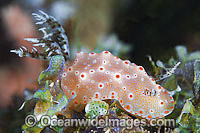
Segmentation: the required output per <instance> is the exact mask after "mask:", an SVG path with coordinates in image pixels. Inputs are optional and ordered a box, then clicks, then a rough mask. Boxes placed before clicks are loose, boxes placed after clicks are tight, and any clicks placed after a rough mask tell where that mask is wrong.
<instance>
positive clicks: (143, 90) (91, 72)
mask: <svg viewBox="0 0 200 133" xmlns="http://www.w3.org/2000/svg"><path fill="white" fill-rule="evenodd" d="M40 13H41V15H39V14H36V13H33V15H34V16H35V18H36V20H37V21H38V22H36V24H46V27H43V28H40V31H42V32H43V33H44V37H42V38H28V39H26V40H27V41H30V42H32V43H34V46H41V47H43V48H44V53H39V52H38V51H37V49H36V48H35V47H33V49H32V52H30V51H28V50H27V49H26V48H25V47H22V48H19V49H18V50H11V52H14V53H16V54H18V55H19V56H20V57H32V58H36V59H44V60H49V61H50V60H52V59H53V61H52V63H50V66H49V68H48V69H47V70H45V71H43V72H42V73H41V76H40V77H39V81H42V80H43V79H45V80H54V78H56V80H54V82H55V83H56V84H57V86H56V85H55V87H54V88H55V89H58V88H59V90H60V94H62V91H61V89H62V90H63V91H64V94H65V95H64V96H66V97H67V98H68V99H71V100H70V102H69V104H68V105H67V108H68V109H71V110H72V109H74V107H75V105H80V104H81V105H84V104H87V103H89V102H90V101H91V100H106V99H116V100H117V101H119V103H120V104H121V106H122V107H123V108H124V109H125V110H126V111H127V112H129V113H131V114H133V115H136V116H140V117H142V118H146V119H152V118H156V119H157V118H162V117H164V116H166V115H168V114H170V113H171V112H172V111H173V109H174V100H173V97H172V96H171V95H170V94H169V93H168V91H167V90H166V89H164V88H163V87H161V86H160V85H158V84H156V82H155V80H154V79H153V78H151V77H150V76H148V74H147V73H146V72H145V70H144V68H143V67H142V66H137V65H136V64H134V63H131V62H130V61H128V60H124V61H123V60H121V59H120V58H118V57H115V56H113V55H112V54H111V53H110V52H108V51H103V52H101V53H93V52H92V53H83V52H79V53H77V55H76V57H75V59H74V61H73V62H70V60H69V58H70V57H69V56H70V51H69V45H68V39H67V36H66V34H65V31H64V29H63V28H62V26H61V25H60V24H59V23H58V22H57V21H56V19H55V18H54V17H52V16H49V15H47V14H46V13H44V12H42V11H40ZM55 38H56V40H55ZM58 55H59V56H58ZM54 59H55V61H54ZM57 59H58V60H57ZM59 59H60V60H63V61H60V60H59ZM50 62H51V61H50ZM62 62H63V64H62ZM64 62H65V66H64ZM63 67H64V70H63ZM61 68H62V69H61ZM61 74H62V77H61ZM57 75H58V76H57ZM60 80H61V82H60ZM57 81H59V82H57ZM39 83H40V82H39ZM60 83H61V88H60ZM57 99H58V100H60V101H62V97H58V96H57ZM65 99H66V98H65ZM65 101H67V100H65ZM67 103H68V102H67ZM62 107H63V106H62Z"/></svg>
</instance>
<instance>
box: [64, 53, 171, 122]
mask: <svg viewBox="0 0 200 133" xmlns="http://www.w3.org/2000/svg"><path fill="white" fill-rule="evenodd" d="M61 86H62V88H63V90H64V93H65V95H66V96H67V97H68V98H72V97H73V96H74V95H76V97H75V98H74V99H72V100H71V101H70V102H69V105H68V108H69V109H72V108H73V107H74V105H76V104H87V103H88V102H89V101H90V100H92V99H93V100H95V99H97V100H104V99H116V100H118V101H119V103H120V104H121V106H122V107H123V108H124V109H125V110H126V111H128V112H130V113H132V114H133V115H138V116H141V117H143V118H147V119H151V118H162V117H164V116H166V115H168V114H170V113H171V112H172V111H173V109H174V100H173V98H172V96H170V94H169V93H168V92H167V90H166V89H164V88H163V87H161V86H160V85H158V84H156V82H155V80H154V79H153V78H151V77H149V76H148V75H147V73H146V72H145V70H144V68H143V67H142V66H137V65H136V64H134V63H131V62H130V61H128V60H124V61H123V60H121V59H120V58H118V57H115V56H113V55H112V54H111V53H110V52H108V51H103V52H101V53H83V52H79V53H77V54H76V57H75V60H74V62H73V63H72V65H71V66H70V67H65V69H64V72H63V75H62V81H61Z"/></svg>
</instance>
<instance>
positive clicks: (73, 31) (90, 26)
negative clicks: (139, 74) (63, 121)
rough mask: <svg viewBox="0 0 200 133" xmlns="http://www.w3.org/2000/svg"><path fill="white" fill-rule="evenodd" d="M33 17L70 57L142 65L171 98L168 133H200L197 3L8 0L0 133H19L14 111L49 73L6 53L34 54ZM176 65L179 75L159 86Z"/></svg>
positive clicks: (0, 68)
mask: <svg viewBox="0 0 200 133" xmlns="http://www.w3.org/2000/svg"><path fill="white" fill-rule="evenodd" d="M38 10H42V11H45V12H46V13H48V14H49V15H52V16H54V17H55V18H56V19H57V20H58V22H59V23H60V24H61V25H62V26H63V28H64V29H65V32H66V35H67V36H68V39H69V45H70V51H71V57H72V58H74V57H75V54H76V53H77V52H78V51H83V52H91V51H93V52H101V51H103V50H108V51H110V52H111V53H112V54H113V55H115V56H118V57H120V58H121V59H123V60H130V61H131V62H134V63H135V64H137V65H141V66H143V67H144V68H145V70H146V71H147V72H148V74H149V75H151V76H152V77H154V78H155V79H157V80H158V83H159V84H161V85H162V86H164V87H165V88H166V89H167V90H169V91H172V92H173V93H174V96H173V97H174V99H175V104H176V105H175V109H174V111H173V113H172V114H170V115H169V116H168V117H169V118H173V119H176V125H177V126H176V127H175V128H174V127H173V128H171V129H170V130H171V131H172V132H181V131H185V132H187V131H195V132H197V131H199V128H200V127H199V126H200V124H199V125H198V126H196V124H197V123H198V122H200V114H199V113H200V104H199V103H200V98H199V94H200V91H199V87H200V79H199V72H200V67H199V65H200V60H199V58H200V52H199V51H200V1H199V0H190V1H188V0H176V1H173V0H168V1H164V0H151V1H147V0H101V1H99V0H59V1H53V0H34V1H32V0H7V1H0V40H1V41H0V46H1V48H0V132H5V131H7V132H20V131H21V130H22V129H21V126H22V125H23V124H24V117H25V114H26V111H25V110H22V111H17V110H18V109H19V108H20V106H21V105H22V103H23V102H24V100H27V99H30V97H32V95H33V94H34V92H35V91H36V90H37V89H38V87H39V85H38V83H37V79H38V76H39V74H40V72H41V71H42V70H44V69H45V68H46V67H47V66H48V63H47V62H42V61H40V60H36V59H31V58H19V57H18V56H17V55H15V54H13V53H10V50H11V49H16V48H18V47H20V46H25V47H27V48H28V49H31V47H32V46H31V44H30V43H29V42H27V41H25V40H24V38H30V37H41V33H40V32H38V31H37V29H38V27H37V25H35V24H34V22H35V20H34V18H33V17H32V15H31V14H32V13H33V12H38ZM40 50H41V49H40ZM178 62H181V64H180V66H178V68H177V69H176V71H174V72H172V73H171V74H170V76H166V77H164V78H163V79H162V80H159V79H160V77H161V75H164V76H165V73H166V72H168V71H170V70H171V69H172V68H173V67H174V66H175V65H176V64H177V63H178ZM170 72H171V71H170ZM188 108H189V110H186V109H188ZM45 130H50V129H45ZM93 130H95V129H93ZM135 130H136V129H135ZM148 130H150V131H155V130H156V131H157V129H151V128H148ZM159 130H161V131H163V130H164V129H159ZM76 131H77V129H76ZM136 131H137V130H136ZM138 131H140V130H138ZM43 132H48V131H43ZM51 132H53V131H51ZM113 132H114V131H113Z"/></svg>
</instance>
